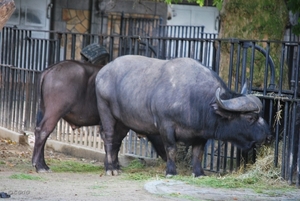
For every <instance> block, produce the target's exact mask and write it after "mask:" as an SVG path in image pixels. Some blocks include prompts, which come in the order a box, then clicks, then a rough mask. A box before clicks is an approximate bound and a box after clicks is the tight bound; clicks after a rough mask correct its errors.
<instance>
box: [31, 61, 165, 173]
mask: <svg viewBox="0 0 300 201" xmlns="http://www.w3.org/2000/svg"><path fill="white" fill-rule="evenodd" d="M101 67H102V66H98V65H93V64H89V63H82V62H79V61H63V62H60V63H58V64H55V65H52V66H50V67H49V68H47V69H46V70H45V71H43V73H42V74H41V78H40V105H39V112H38V115H37V124H36V129H35V144H34V151H33V156H32V164H33V166H35V168H36V171H37V172H45V171H49V167H48V166H47V164H46V162H45V158H44V147H45V143H46V140H47V138H48V136H49V135H50V133H51V132H52V131H53V129H54V128H55V126H56V124H57V122H58V121H59V120H60V119H61V118H63V119H64V120H66V121H67V122H68V123H69V124H70V125H71V127H72V128H73V129H76V128H79V127H81V126H92V125H99V122H100V118H99V114H98V109H97V102H96V93H95V77H96V75H97V73H98V71H99V70H100V69H101ZM148 139H149V141H150V142H151V143H152V144H153V147H154V148H155V150H156V151H157V153H158V154H159V155H160V156H161V157H162V158H163V159H164V160H166V153H165V150H164V148H163V144H162V140H161V139H160V138H157V137H156V136H149V137H148ZM119 148H120V147H118V150H119Z"/></svg>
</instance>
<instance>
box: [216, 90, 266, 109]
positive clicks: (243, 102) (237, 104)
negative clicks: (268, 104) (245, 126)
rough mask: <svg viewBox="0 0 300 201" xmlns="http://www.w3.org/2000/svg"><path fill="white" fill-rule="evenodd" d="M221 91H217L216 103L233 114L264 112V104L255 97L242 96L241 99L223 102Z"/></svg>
mask: <svg viewBox="0 0 300 201" xmlns="http://www.w3.org/2000/svg"><path fill="white" fill-rule="evenodd" d="M220 92H221V89H220V88H218V89H217V90H216V101H217V104H218V106H219V107H221V108H222V109H224V110H227V111H232V112H256V113H259V112H260V111H261V110H262V103H261V101H260V100H259V98H257V97H256V96H254V95H251V94H249V95H242V96H240V97H236V98H232V99H228V100H222V99H221V97H220Z"/></svg>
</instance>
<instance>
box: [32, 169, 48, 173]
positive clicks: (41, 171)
mask: <svg viewBox="0 0 300 201" xmlns="http://www.w3.org/2000/svg"><path fill="white" fill-rule="evenodd" d="M36 172H37V173H51V172H52V170H50V169H48V170H46V169H36Z"/></svg>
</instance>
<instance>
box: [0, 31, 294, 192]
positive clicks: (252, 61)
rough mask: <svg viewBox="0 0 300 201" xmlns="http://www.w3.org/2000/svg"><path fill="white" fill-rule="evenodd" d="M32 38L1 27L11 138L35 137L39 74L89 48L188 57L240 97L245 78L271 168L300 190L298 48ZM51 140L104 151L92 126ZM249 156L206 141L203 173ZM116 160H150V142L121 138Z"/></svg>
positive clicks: (159, 39) (0, 110)
mask: <svg viewBox="0 0 300 201" xmlns="http://www.w3.org/2000/svg"><path fill="white" fill-rule="evenodd" d="M32 32H33V30H18V29H14V28H7V27H6V28H4V29H3V31H2V33H1V41H0V46H1V52H0V55H1V58H0V126H2V127H5V128H8V129H10V130H13V131H17V132H24V131H34V128H35V114H36V110H37V104H36V103H37V101H36V100H37V97H36V94H37V93H36V87H37V78H38V76H39V74H40V72H41V71H42V70H43V69H44V68H45V67H47V66H48V65H50V64H52V63H55V62H58V61H61V60H66V59H76V60H81V59H83V58H82V55H81V54H80V52H81V50H82V48H84V47H86V46H87V45H89V44H93V43H98V44H100V45H102V46H103V47H105V48H106V49H107V51H108V53H109V54H110V58H109V60H113V59H114V58H116V57H118V56H121V55H125V54H139V55H145V56H148V57H156V58H161V59H170V58H174V57H191V58H194V59H196V60H198V61H199V62H200V63H202V64H204V65H206V66H207V67H209V68H211V69H213V70H215V71H216V72H217V73H220V75H221V76H222V78H223V79H224V80H225V82H226V83H227V84H228V87H229V88H231V89H232V90H234V91H237V92H238V91H240V89H241V86H242V84H243V83H244V81H245V80H246V79H247V78H249V90H250V92H251V93H254V94H255V95H257V96H258V97H259V98H260V99H261V100H262V102H263V106H264V111H263V112H262V115H263V116H264V117H265V119H266V120H267V121H268V123H269V125H270V128H271V129H272V131H273V133H274V137H275V141H274V144H273V145H272V146H274V149H275V151H274V158H273V160H274V165H275V166H278V167H280V168H281V170H282V172H281V176H282V177H283V178H284V179H286V180H288V181H289V182H290V183H296V184H297V185H298V186H299V180H300V173H299V169H300V167H299V165H300V147H299V146H300V143H299V134H300V132H299V125H300V124H299V123H300V122H299V115H298V114H299V111H298V110H299V108H300V107H299V98H298V94H299V93H298V88H299V87H298V83H299V82H298V81H299V78H298V77H299V65H300V51H299V47H300V43H299V42H291V41H289V42H284V41H282V42H271V41H244V40H238V39H216V37H215V35H211V36H213V37H210V36H209V37H205V36H204V37H196V38H195V37H190V38H180V37H177V36H174V37H172V36H168V35H167V36H164V35H161V36H152V37H149V36H120V35H118V36H111V35H90V34H73V33H56V32H49V35H50V36H51V37H50V38H51V39H47V40H45V39H38V38H32V37H31V34H32ZM203 34H204V33H203ZM171 44H172V45H171ZM176 44H182V45H176ZM183 44H185V45H183ZM195 44H196V45H195ZM197 45H198V46H197ZM196 46H197V47H200V49H199V51H198V50H197V51H195V47H196ZM196 49H197V48H196ZM175 52H180V54H179V53H175ZM181 53H182V54H181ZM183 68H184V66H183ZM204 87H205V86H204ZM51 138H52V139H55V140H58V141H61V142H65V143H67V144H76V145H80V146H84V147H89V148H92V149H95V150H99V151H104V148H103V141H102V140H101V138H100V135H99V128H98V127H97V126H94V127H83V128H80V129H78V130H76V131H73V130H72V129H71V128H70V127H69V126H68V124H67V123H66V122H64V121H63V120H62V121H60V122H59V123H58V125H57V127H56V129H55V131H54V132H53V133H52V135H51ZM255 152H256V150H252V151H251V152H249V153H243V152H242V151H241V150H239V149H237V148H236V147H235V146H233V145H231V144H230V143H225V142H220V141H214V140H210V142H209V143H208V144H207V146H206V148H205V157H204V159H203V160H204V161H203V164H204V169H206V170H209V171H216V172H228V171H234V170H237V169H238V168H239V167H240V166H241V165H245V164H246V163H248V162H251V161H255V156H256V154H255ZM121 154H129V155H134V156H137V157H150V158H153V157H156V154H155V151H154V150H153V149H152V146H151V144H150V143H148V141H147V140H146V139H144V138H139V137H138V136H136V134H135V133H134V132H130V134H129V135H128V136H127V137H126V138H125V139H124V143H123V145H122V148H121Z"/></svg>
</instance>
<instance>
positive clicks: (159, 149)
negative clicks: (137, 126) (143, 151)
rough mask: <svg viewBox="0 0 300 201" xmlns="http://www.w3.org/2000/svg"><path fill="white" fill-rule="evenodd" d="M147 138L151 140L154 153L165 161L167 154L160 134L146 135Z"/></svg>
mask: <svg viewBox="0 0 300 201" xmlns="http://www.w3.org/2000/svg"><path fill="white" fill-rule="evenodd" d="M147 139H148V140H149V141H150V142H151V144H152V146H153V147H154V149H155V151H156V153H157V154H158V155H159V156H160V157H161V158H162V159H163V160H164V161H167V154H166V150H165V148H164V143H163V141H162V139H161V136H160V135H147Z"/></svg>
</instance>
